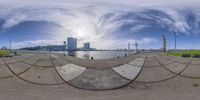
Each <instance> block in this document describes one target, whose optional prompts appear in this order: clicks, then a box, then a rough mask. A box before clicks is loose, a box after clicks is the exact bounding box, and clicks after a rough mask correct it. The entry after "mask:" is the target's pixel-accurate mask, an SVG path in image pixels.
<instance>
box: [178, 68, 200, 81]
mask: <svg viewBox="0 0 200 100" xmlns="http://www.w3.org/2000/svg"><path fill="white" fill-rule="evenodd" d="M181 75H185V76H189V77H196V78H200V66H199V65H189V66H188V67H187V68H186V69H185V71H184V72H183V73H181Z"/></svg>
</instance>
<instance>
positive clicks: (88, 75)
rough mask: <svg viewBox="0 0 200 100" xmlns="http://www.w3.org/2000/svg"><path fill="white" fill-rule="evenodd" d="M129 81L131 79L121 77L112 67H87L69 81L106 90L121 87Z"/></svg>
mask: <svg viewBox="0 0 200 100" xmlns="http://www.w3.org/2000/svg"><path fill="white" fill-rule="evenodd" d="M129 82H130V80H126V79H124V78H122V77H120V76H119V75H117V74H116V73H115V72H113V71H112V69H107V70H96V69H86V71H84V72H83V73H82V74H81V75H79V77H77V78H75V79H74V80H71V81H69V82H68V83H69V84H71V85H73V86H75V87H78V88H82V89H95V90H104V89H113V88H119V87H121V86H123V85H125V84H127V83H129Z"/></svg>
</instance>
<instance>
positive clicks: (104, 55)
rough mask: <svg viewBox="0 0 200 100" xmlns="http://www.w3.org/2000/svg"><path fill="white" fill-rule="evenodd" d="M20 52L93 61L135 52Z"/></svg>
mask: <svg viewBox="0 0 200 100" xmlns="http://www.w3.org/2000/svg"><path fill="white" fill-rule="evenodd" d="M20 52H31V53H53V54H66V55H70V56H74V57H78V58H85V59H91V57H93V58H94V59H117V58H118V56H119V57H120V58H121V57H125V55H127V56H129V55H133V54H134V51H130V52H129V51H75V52H67V51H50V52H48V51H20Z"/></svg>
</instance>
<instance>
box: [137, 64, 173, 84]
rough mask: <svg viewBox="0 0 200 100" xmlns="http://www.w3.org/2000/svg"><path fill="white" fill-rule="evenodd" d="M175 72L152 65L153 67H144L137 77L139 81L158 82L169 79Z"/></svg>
mask: <svg viewBox="0 0 200 100" xmlns="http://www.w3.org/2000/svg"><path fill="white" fill-rule="evenodd" d="M173 75H174V74H172V73H171V72H169V71H167V70H166V69H164V68H162V67H152V68H145V67H144V68H143V69H142V72H141V73H140V75H139V77H138V78H137V79H136V80H137V81H142V82H157V81H162V80H165V79H168V78H170V77H172V76H173Z"/></svg>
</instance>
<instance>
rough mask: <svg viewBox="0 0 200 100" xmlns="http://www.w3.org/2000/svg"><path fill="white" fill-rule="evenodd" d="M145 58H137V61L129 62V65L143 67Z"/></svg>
mask: <svg viewBox="0 0 200 100" xmlns="http://www.w3.org/2000/svg"><path fill="white" fill-rule="evenodd" d="M144 62H145V58H136V59H135V60H133V61H131V62H129V63H128V64H129V65H134V66H138V67H142V66H143V65H144Z"/></svg>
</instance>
